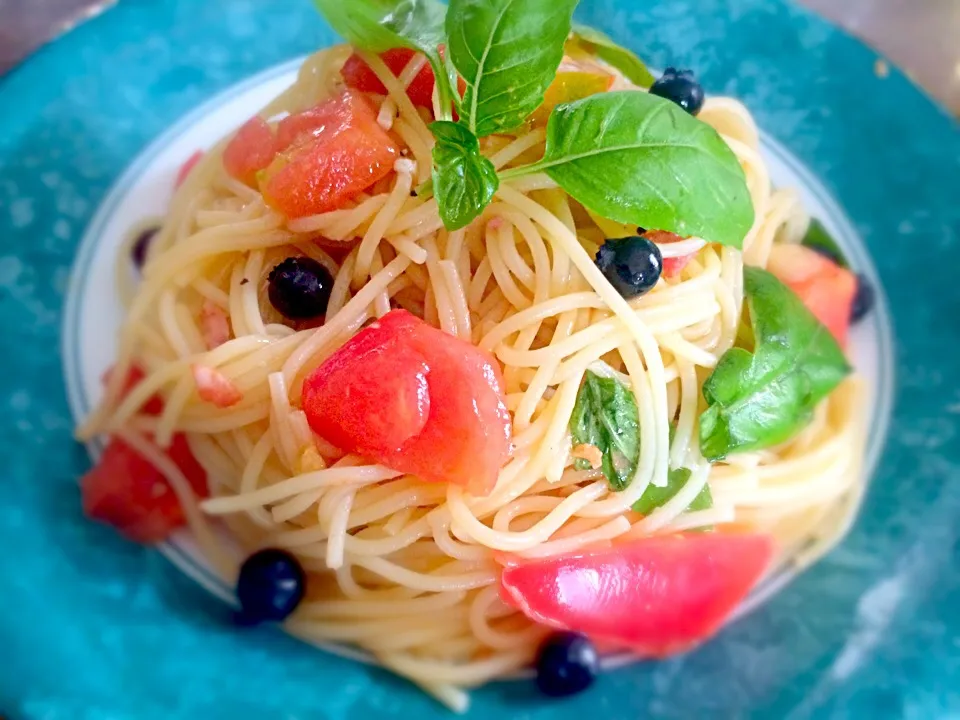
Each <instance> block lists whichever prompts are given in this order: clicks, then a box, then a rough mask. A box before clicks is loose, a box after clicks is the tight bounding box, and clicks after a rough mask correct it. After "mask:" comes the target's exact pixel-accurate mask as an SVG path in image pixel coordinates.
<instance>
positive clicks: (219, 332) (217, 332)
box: [200, 300, 230, 350]
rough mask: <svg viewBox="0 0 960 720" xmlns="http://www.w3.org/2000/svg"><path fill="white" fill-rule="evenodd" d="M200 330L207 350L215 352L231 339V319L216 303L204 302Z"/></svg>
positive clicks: (201, 310)
mask: <svg viewBox="0 0 960 720" xmlns="http://www.w3.org/2000/svg"><path fill="white" fill-rule="evenodd" d="M200 330H201V334H202V335H203V342H204V344H206V346H207V349H208V350H213V349H214V348H218V347H220V346H221V345H223V344H224V343H225V342H227V341H228V340H229V339H230V318H228V317H227V313H226V311H225V310H224V309H223V308H222V307H220V306H219V305H217V304H216V303H215V302H213V301H211V300H204V301H203V305H202V306H201V307H200Z"/></svg>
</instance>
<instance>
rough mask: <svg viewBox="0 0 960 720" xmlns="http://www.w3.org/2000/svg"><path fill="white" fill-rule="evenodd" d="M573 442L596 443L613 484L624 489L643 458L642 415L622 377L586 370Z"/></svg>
mask: <svg viewBox="0 0 960 720" xmlns="http://www.w3.org/2000/svg"><path fill="white" fill-rule="evenodd" d="M570 434H571V435H572V436H573V442H574V445H593V446H595V447H597V448H599V449H600V452H601V453H602V454H603V463H602V465H601V467H602V469H603V474H604V475H605V476H606V478H607V481H608V482H609V483H610V487H612V488H613V489H614V490H623V489H624V488H626V487H627V486H628V485H629V484H630V481H631V480H632V479H633V475H634V473H635V472H636V471H637V460H638V458H639V457H640V415H639V412H638V410H637V401H636V400H635V399H634V397H633V393H632V392H630V390H629V389H628V388H627V387H626V386H625V385H624V384H623V383H621V382H620V381H619V380H617V379H615V378H605V377H601V376H599V375H597V374H596V373H594V372H591V371H589V370H588V371H587V373H586V376H585V377H584V380H583V385H582V386H581V387H580V392H579V394H578V395H577V402H576V405H575V406H574V408H573V415H572V416H571V417H570Z"/></svg>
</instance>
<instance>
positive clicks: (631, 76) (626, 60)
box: [567, 23, 656, 88]
mask: <svg viewBox="0 0 960 720" xmlns="http://www.w3.org/2000/svg"><path fill="white" fill-rule="evenodd" d="M567 48H568V54H571V53H570V50H575V49H582V51H583V52H584V53H586V54H587V55H593V56H594V57H597V58H599V59H600V60H603V61H604V62H605V63H607V65H610V66H611V67H614V68H616V69H617V70H619V71H620V72H621V73H623V76H624V77H625V78H626V79H627V80H629V81H630V82H632V83H633V84H634V85H638V86H639V87H642V88H649V87H650V86H651V85H653V83H654V82H655V80H656V78H654V77H653V75H652V74H651V73H650V71H649V70H648V69H647V66H646V65H645V64H644V62H643V60H641V59H640V58H638V57H637V56H636V55H635V54H634V53H633V52H632V51H631V50H628V49H627V48H625V47H623V46H622V45H618V44H617V43H615V42H614V41H613V40H612V39H611V38H610V37H608V36H607V35H605V34H604V33H602V32H600V31H599V30H595V29H594V28H592V27H589V26H587V25H580V24H579V23H574V25H573V35H572V37H571V38H570V39H569V40H568V41H567Z"/></svg>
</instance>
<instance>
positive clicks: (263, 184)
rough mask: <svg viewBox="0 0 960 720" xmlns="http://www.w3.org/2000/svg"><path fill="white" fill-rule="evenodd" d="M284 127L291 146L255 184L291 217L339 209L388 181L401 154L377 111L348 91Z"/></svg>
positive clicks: (274, 206)
mask: <svg viewBox="0 0 960 720" xmlns="http://www.w3.org/2000/svg"><path fill="white" fill-rule="evenodd" d="M284 123H286V126H285V127H284V128H282V129H280V130H278V136H280V135H282V141H283V142H287V143H289V144H288V145H287V147H286V148H285V149H284V151H283V152H280V153H278V154H276V156H275V157H274V158H273V160H272V162H270V163H269V165H268V166H267V167H266V168H265V169H264V170H263V171H262V172H261V173H259V174H258V175H257V179H258V182H259V185H260V192H261V193H263V197H264V200H266V202H267V204H268V205H270V206H271V207H273V208H274V209H275V210H278V211H279V212H281V213H283V214H284V215H286V216H287V217H291V218H297V217H304V216H306V215H315V214H317V213H322V212H327V211H329V210H335V209H336V208H338V207H340V206H342V204H343V202H344V201H346V200H348V199H350V198H351V197H353V196H354V195H356V194H357V193H359V192H361V191H363V190H365V189H367V188H368V187H370V186H371V185H373V184H374V183H375V182H377V181H378V180H381V179H382V178H384V177H385V176H386V175H387V174H388V173H389V172H390V171H391V170H392V169H393V163H394V160H395V159H396V158H397V157H398V155H399V151H398V150H397V146H396V145H395V144H394V142H393V140H391V138H390V136H389V135H387V133H386V132H384V130H383V128H381V127H380V125H378V124H377V117H376V114H375V113H374V111H373V109H372V108H371V107H370V106H369V105H368V104H367V103H366V101H365V100H364V99H363V97H362V96H361V95H359V94H357V93H355V92H351V91H349V90H348V91H347V92H345V93H344V94H343V95H341V96H340V97H336V98H333V99H331V100H327V101H325V102H324V103H321V104H320V105H318V106H317V107H315V108H313V109H312V110H308V111H306V113H302V114H301V115H300V116H294V117H293V118H287V119H286V120H285V121H284ZM281 125H283V123H281ZM271 137H272V136H271ZM280 141H281V138H280V137H278V138H277V139H276V140H275V142H276V143H279V142H280ZM224 159H225V160H226V155H225V156H224Z"/></svg>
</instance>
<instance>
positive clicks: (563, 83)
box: [530, 66, 613, 127]
mask: <svg viewBox="0 0 960 720" xmlns="http://www.w3.org/2000/svg"><path fill="white" fill-rule="evenodd" d="M612 82H613V76H612V75H610V74H608V73H599V72H587V71H584V70H564V69H563V66H561V69H560V71H559V72H558V73H557V75H556V77H555V78H554V79H553V82H552V83H550V87H548V88H547V92H546V93H544V96H543V104H542V105H541V106H540V107H539V108H537V111H536V112H535V113H534V114H533V115H532V116H531V117H530V123H531V124H532V125H533V126H534V127H543V126H544V125H546V124H547V119H548V118H549V117H550V113H551V112H553V109H554V108H555V107H556V106H557V105H561V104H563V103H568V102H573V101H574V100H582V99H583V98H585V97H589V96H590V95H596V94H597V93H602V92H606V91H607V90H609V89H610V84H611V83H612Z"/></svg>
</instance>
